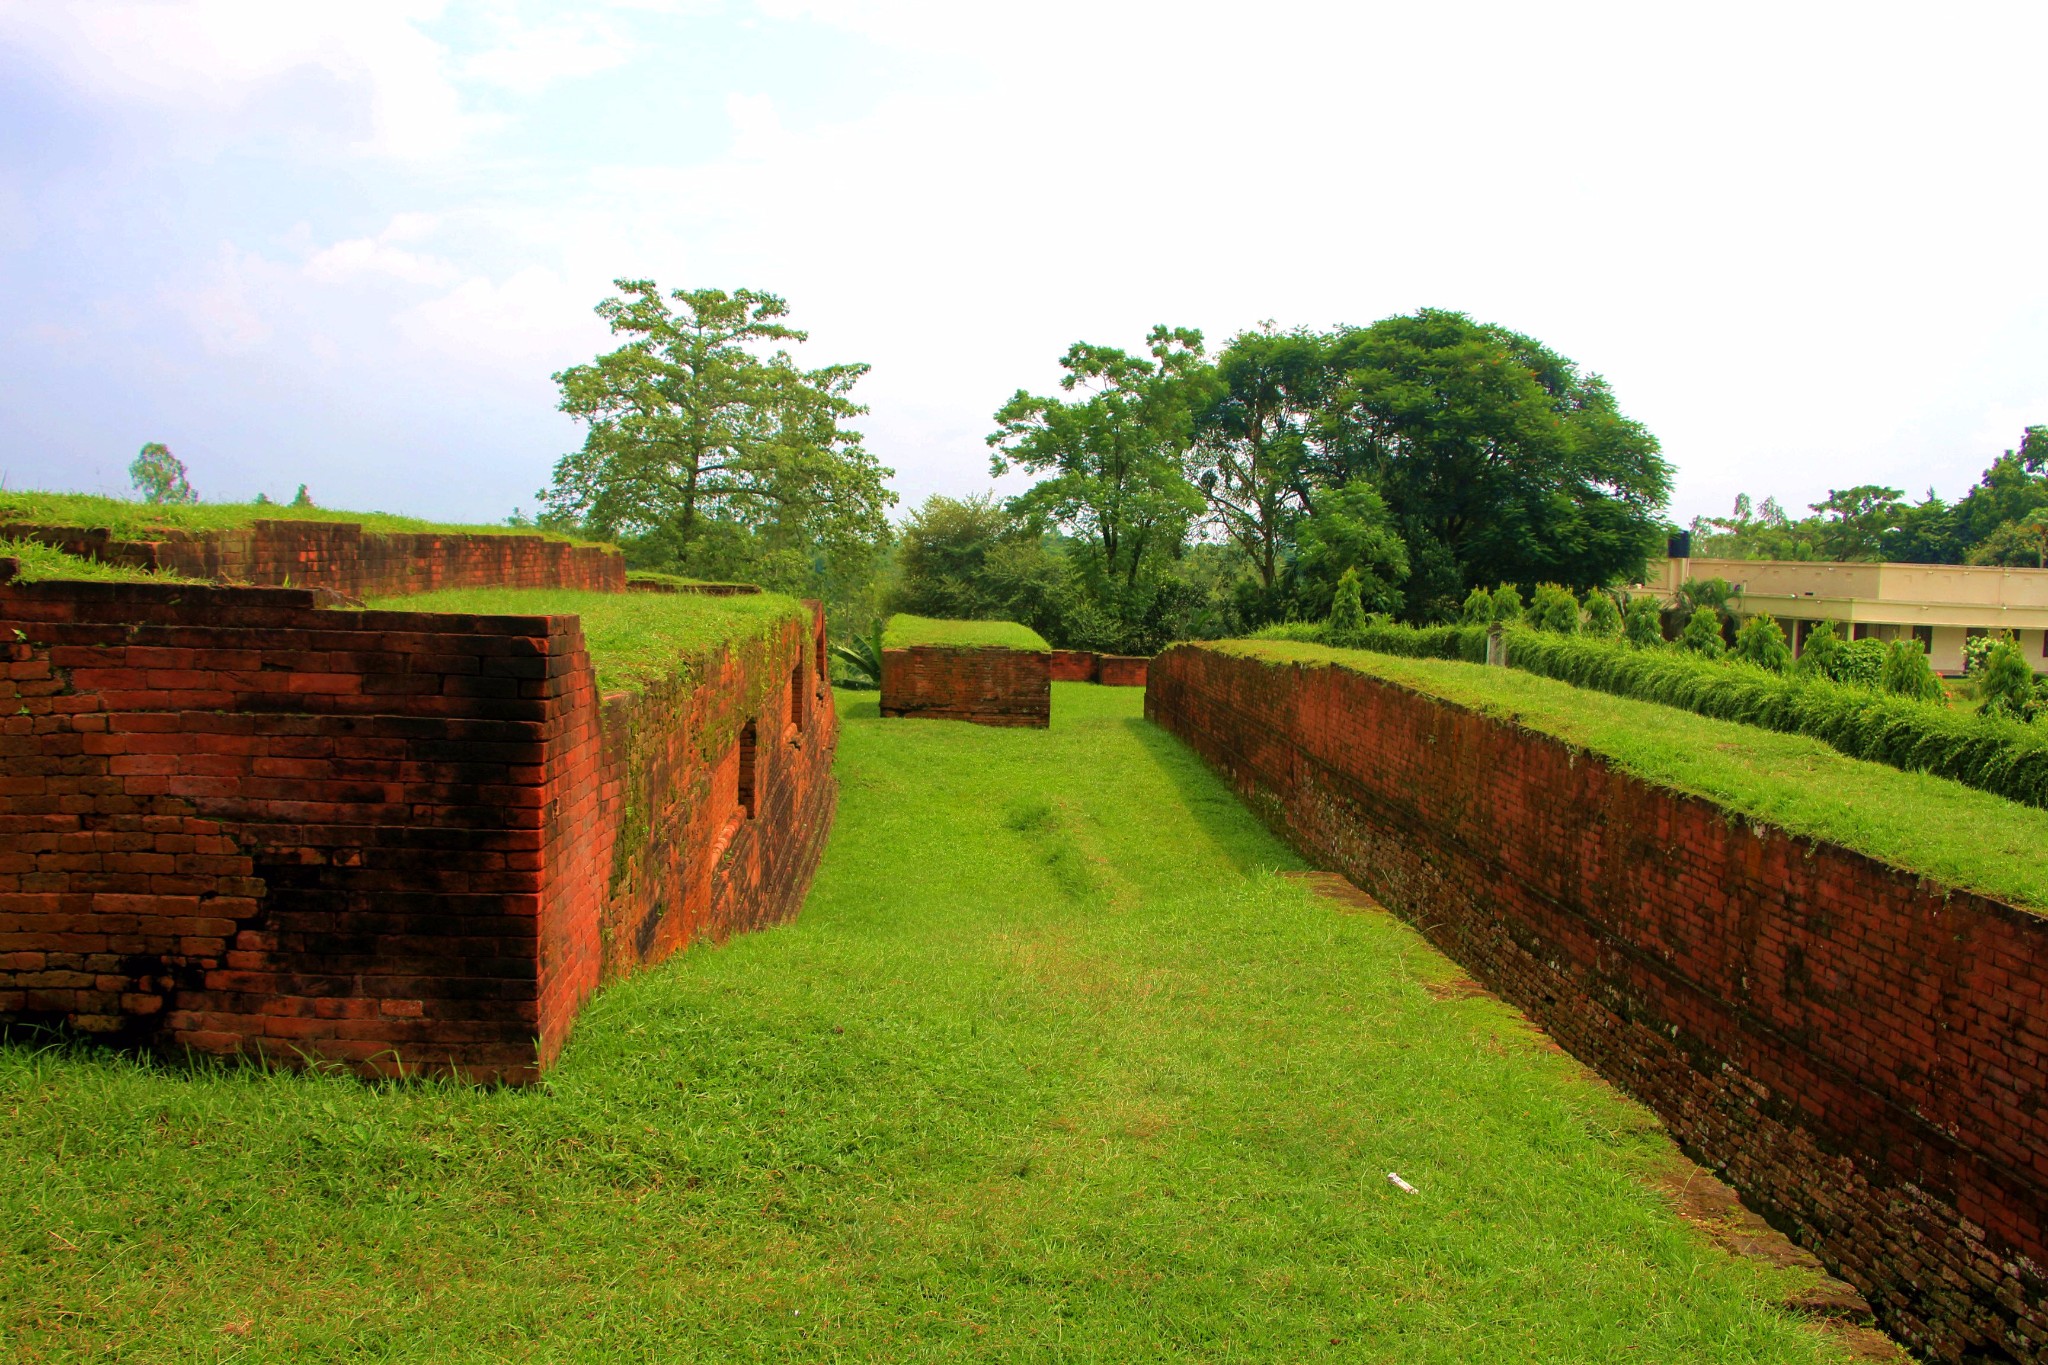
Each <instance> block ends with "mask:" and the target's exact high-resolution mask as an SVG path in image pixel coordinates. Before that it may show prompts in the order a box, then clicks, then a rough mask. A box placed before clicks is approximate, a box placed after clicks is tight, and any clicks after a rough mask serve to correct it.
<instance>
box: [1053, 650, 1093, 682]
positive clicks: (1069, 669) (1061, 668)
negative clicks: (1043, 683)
mask: <svg viewBox="0 0 2048 1365" xmlns="http://www.w3.org/2000/svg"><path fill="white" fill-rule="evenodd" d="M1051 671H1052V680H1053V681H1054V682H1086V683H1092V682H1094V681H1095V655H1094V654H1092V653H1090V652H1089V651H1088V650H1085V649H1056V650H1054V651H1053V652H1052V664H1051Z"/></svg>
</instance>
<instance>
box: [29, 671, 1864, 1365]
mask: <svg viewBox="0 0 2048 1365" xmlns="http://www.w3.org/2000/svg"><path fill="white" fill-rule="evenodd" d="M1054 686H1055V688H1057V689H1059V691H1060V695H1059V698H1058V701H1057V703H1056V704H1055V706H1054V708H1053V715H1054V720H1053V725H1052V728H1051V729H1050V730H1047V731H1022V730H995V729H989V728H986V727H981V726H973V725H966V724H959V723H953V722H945V721H933V722H929V723H927V724H923V725H916V726H907V725H900V724H894V723H887V724H885V723H882V722H880V721H879V720H878V718H877V715H876V709H875V702H874V699H873V695H872V694H868V695H867V696H865V697H862V696H860V695H859V694H851V693H842V694H840V696H839V704H840V706H841V708H842V712H843V715H844V718H845V726H844V729H843V731H842V738H841V746H840V751H839V762H838V769H837V770H838V773H839V777H840V780H841V784H842V786H841V801H840V811H839V819H838V823H837V826H836V828H835V829H834V831H833V835H832V842H831V848H830V851H829V853H828V854H827V856H826V860H825V865H824V868H823V871H822V873H821V875H820V877H819V880H818V882H817V885H816V887H815V889H814V890H813V892H812V894H811V897H810V900H809V903H808V904H807V905H806V907H805V909H804V913H803V916H802V918H801V919H799V920H798V921H797V922H795V923H794V924H791V925H788V926H785V927H783V928H780V929H775V930H770V931H768V932H765V933H759V934H751V935H741V936H739V937H736V938H734V939H732V940H730V941H729V942H727V943H725V944H724V945H722V946H718V947H703V948H699V949H697V950H695V951H692V952H690V953H687V954H685V955H683V956H682V957H680V958H678V959H676V960H674V961H672V962H670V963H668V964H667V965H665V966H664V967H661V968H657V969H654V970H652V971H648V972H645V973H642V974H640V975H639V976H636V977H634V978H632V979H631V980H629V981H626V982H624V983H621V984H620V985H617V986H614V987H611V988H609V989H607V990H605V991H604V992H602V993H601V994H600V995H599V996H598V997H597V998H596V999H595V1000H594V1002H593V1003H592V1005H591V1007H590V1008H589V1009H588V1011H587V1012H586V1013H585V1015H584V1017H583V1018H582V1019H581V1021H580V1022H579V1023H578V1024H577V1027H576V1032H575V1035H574V1036H573V1038H572V1039H571V1040H570V1043H569V1046H568V1048H567V1050H566V1052H565V1053H564V1055H563V1059H562V1063H561V1065H560V1066H559V1067H558V1068H557V1069H556V1070H555V1071H554V1072H553V1073H552V1074H551V1077H550V1080H549V1082H548V1084H547V1085H546V1086H545V1087H544V1088H541V1089H536V1090H531V1091H526V1092H510V1091H484V1090H468V1089H462V1088H459V1087H453V1086H436V1085H420V1086H406V1087H388V1088H371V1087H367V1086H363V1085H360V1084H357V1083H354V1082H351V1081H345V1080H335V1079H328V1078H320V1077H305V1076H289V1075H264V1074H261V1073H255V1072H250V1071H241V1072H228V1073H214V1072H200V1073H198V1074H186V1073H180V1072H177V1071H167V1070H158V1069H154V1068H151V1067H148V1066H143V1065H138V1064H136V1063H133V1062H128V1061H123V1060H119V1059H116V1058H110V1057H103V1056H101V1057H96V1056H88V1055H83V1054H76V1053H68V1052H59V1051H52V1052H37V1051H35V1050H34V1049H32V1048H29V1047H25V1046H14V1047H11V1048H0V1114H8V1115H10V1116H11V1117H10V1118H9V1120H8V1122H7V1123H5V1124H0V1169H4V1170H6V1171H7V1172H8V1177H9V1178H8V1179H7V1180H5V1181H4V1182H0V1245H5V1246H6V1247H7V1248H8V1249H9V1251H10V1253H11V1254H10V1255H8V1256H6V1257H0V1340H5V1341H6V1343H7V1345H8V1346H9V1347H10V1348H11V1349H12V1350H13V1352H14V1353H15V1354H17V1355H19V1356H21V1357H22V1358H23V1359H27V1360H47V1361H53V1362H55V1361H70V1360H85V1359H121V1358H126V1359H150V1360H158V1359H161V1360H182V1359H216V1358H228V1357H233V1358H238V1359H250V1360H292V1359H342V1358H348V1359H365V1360H370V1359H374V1360H380V1361H444V1360H510V1361H562V1360H577V1361H592V1362H599V1361H602V1362H611V1361H625V1360H633V1361H642V1360H648V1361H652V1360H659V1361H681V1362H692V1361H720V1362H723V1361H784V1360H802V1361H863V1360H877V1361H881V1360H897V1361H941V1360H980V1361H1076V1362H1117V1363H1118V1365H1121V1363H1122V1362H1139V1361H1162V1362H1165V1361H1171V1362H1176V1363H1177V1362H1181V1361H1187V1360H1208V1361H1245V1362H1255V1361H1261V1362H1262V1361H1311V1360H1340V1361H1341V1360H1358V1361H1386V1362H1400V1363H1401V1365H1453V1362H1456V1363H1457V1365H1466V1363H1467V1362H1501V1363H1503V1365H1505V1363H1506V1362H1528V1361H1595V1360H1601V1361H1605V1360H1641V1361H1657V1362H1738V1361H1740V1362H1821V1361H1838V1360H1842V1359H1844V1357H1843V1356H1842V1355H1840V1354H1838V1353H1837V1352H1836V1351H1835V1350H1834V1348H1833V1347H1832V1346H1831V1345H1830V1343H1829V1342H1828V1340H1827V1339H1826V1338H1824V1337H1822V1336H1821V1335H1819V1334H1818V1333H1817V1332H1816V1331H1815V1329H1813V1328H1812V1327H1810V1326H1808V1325H1806V1324H1805V1323H1803V1322H1802V1321H1800V1320H1799V1319H1798V1318H1797V1317H1795V1315H1793V1314H1791V1313H1788V1312H1785V1311H1783V1310H1781V1309H1779V1308H1777V1307H1775V1306H1774V1305H1775V1303H1776V1302H1777V1301H1778V1300H1779V1299H1780V1298H1782V1297H1783V1296H1784V1295H1785V1294H1786V1293H1787V1292H1789V1291H1791V1290H1793V1289H1794V1288H1795V1287H1797V1286H1799V1285H1801V1284H1803V1283H1805V1282H1806V1280H1805V1277H1804V1276H1802V1275H1800V1274H1798V1273H1796V1272H1786V1271H1779V1270H1774V1269H1770V1268H1768V1267H1765V1266H1762V1265H1760V1264H1758V1263H1755V1262H1749V1261H1742V1260H1737V1259H1734V1258H1732V1257H1730V1256H1728V1255H1726V1254H1724V1253H1722V1252H1720V1251H1718V1250H1716V1249H1714V1248H1712V1247H1711V1246H1709V1245H1707V1244H1706V1243H1705V1241H1704V1240H1703V1239H1702V1238H1701V1237H1700V1236H1699V1235H1697V1234H1696V1233H1695V1232H1693V1231H1692V1230H1691V1229H1689V1228H1688V1227H1687V1226H1686V1225H1685V1224H1684V1223H1682V1222H1681V1221H1680V1220H1679V1219H1678V1218H1677V1217H1676V1216H1675V1215H1674V1214H1673V1213H1672V1212H1671V1210H1670V1209H1669V1207H1668V1206H1667V1205H1666V1204H1665V1203H1664V1201H1663V1199H1662V1198H1661V1197H1660V1196H1658V1195H1657V1194H1655V1193H1653V1192H1652V1191H1651V1190H1650V1189H1648V1188H1646V1186H1645V1183H1644V1178H1645V1177H1646V1176H1648V1175H1650V1174H1652V1173H1654V1172H1657V1171H1659V1170H1661V1169H1663V1168H1664V1167H1665V1165H1666V1163H1668V1162H1669V1161H1670V1160H1671V1158H1672V1152H1671V1148H1670V1144H1669V1143H1668V1141H1667V1140H1666V1139H1665V1138H1664V1137H1663V1135H1662V1134H1661V1133H1660V1132H1659V1130H1658V1129H1657V1128H1656V1126H1655V1124H1654V1123H1653V1122H1652V1120H1651V1119H1650V1117H1649V1116H1648V1115H1647V1114H1646V1113H1645V1111H1643V1110H1642V1109H1640V1108H1639V1107H1637V1106H1635V1105H1634V1104H1631V1103H1629V1102H1627V1101H1625V1100H1623V1099H1621V1098H1620V1097H1618V1096H1617V1095H1616V1094H1615V1093H1614V1092H1613V1091H1611V1090H1610V1089H1608V1088H1607V1087H1606V1086H1604V1085H1602V1084H1600V1083H1598V1082H1597V1081H1595V1080H1592V1079H1591V1078H1590V1077H1588V1075H1587V1074H1586V1073H1584V1072H1583V1071H1582V1070H1581V1069H1580V1068H1579V1067H1577V1066H1576V1065H1575V1064H1574V1063H1572V1062H1571V1061H1569V1060H1568V1059H1566V1058H1564V1057H1562V1056H1559V1055H1557V1054H1555V1053H1553V1052H1551V1051H1549V1050H1547V1049H1546V1048H1545V1047H1544V1046H1543V1045H1542V1043H1541V1041H1540V1040H1539V1039H1537V1038H1535V1037H1533V1036H1531V1035H1530V1034H1529V1033H1528V1032H1527V1031H1526V1030H1525V1029H1524V1028H1523V1027H1522V1026H1521V1025H1520V1024H1519V1023H1518V1022H1517V1016H1516V1015H1515V1014H1514V1013H1513V1012H1512V1011H1510V1010H1508V1009H1507V1008H1506V1007H1504V1006H1502V1005H1500V1004H1498V1003H1496V1002H1493V1001H1490V1000H1486V999H1456V998H1451V999H1444V1000H1439V999H1437V998H1436V997H1435V996H1434V995H1433V994H1432V993H1431V992H1430V990H1428V989H1427V987H1428V986H1429V985H1430V984H1431V983H1434V982H1439V981H1443V980H1447V979H1450V978H1452V977H1453V976H1454V969H1453V968H1452V967H1451V966H1450V964H1448V963H1447V962H1446V961H1445V960H1444V959H1443V958H1441V957H1440V956H1439V955H1438V954H1437V953H1436V952H1435V951H1434V950H1432V949H1431V948H1430V947H1429V945H1428V944H1427V943H1426V942H1424V941H1423V940H1422V939H1421V938H1420V937H1419V936H1418V935H1417V934H1415V933H1414V932H1413V931H1412V930H1410V929H1409V928H1407V927H1406V926H1405V925H1403V924H1401V923H1400V922H1399V921H1397V920H1394V919H1392V918H1391V917H1387V916H1377V915H1375V916H1354V915H1343V914H1338V913H1335V912H1334V911H1333V910H1332V909H1331V908H1330V907H1329V906H1328V905H1327V904H1326V903H1322V902H1318V901H1315V900H1313V899H1312V898H1310V897H1309V896H1307V895H1306V894H1305V893H1304V892H1303V891H1302V890H1301V889H1300V888H1299V887H1297V886H1296V885H1294V884H1292V883H1290V882H1287V881H1285V880H1283V879H1281V878H1279V877H1276V876H1274V875H1272V872H1271V869H1273V868H1276V867H1280V868H1286V867H1293V866H1296V865H1297V863H1296V861H1295V859H1294V857H1293V855H1292V854H1290V853H1289V852H1288V850H1287V849H1286V848H1285V847H1284V846H1283V845H1281V844H1280V843H1279V842H1278V841H1276V840H1275V839H1274V838H1273V837H1272V836H1271V835H1270V834H1268V833H1267V832H1266V831H1265V830H1264V829H1263V828H1262V827H1261V826H1260V825H1259V824H1258V823H1257V822H1256V821H1255V820H1253V819H1252V818H1251V817H1250V816H1249V815H1248V813H1247V812H1246V811H1245V809H1244V808H1243V806H1242V805H1240V804H1239V803H1238V802H1237V801H1236V799H1235V798H1233V797H1232V795H1231V794H1230V792H1229V790H1228V788H1227V787H1225V786H1224V785H1223V784H1222V783H1221V782H1219V781H1218V780H1217V779H1216V778H1215V777H1213V776H1212V775H1211V774H1210V773H1208V772H1207V771H1206V769H1204V767H1203V766H1202V765H1201V763H1200V762H1199V760H1197V759H1195V758H1194V757H1193V756H1192V755H1191V754H1189V753H1188V751H1187V750H1185V749H1184V748H1183V747H1182V746H1180V745H1179V744H1178V743H1176V742H1175V741H1174V740H1172V739H1171V738H1170V737H1169V736H1167V735H1166V734H1164V733H1163V732H1162V731H1160V730H1158V729H1157V728H1156V727H1154V726H1151V725H1149V724H1147V723H1146V722H1145V721H1143V720H1142V719H1141V718H1140V717H1139V714H1138V713H1139V706H1140V697H1139V695H1138V693H1137V692H1136V690H1134V689H1131V690H1125V689H1110V688H1093V687H1088V686H1085V685H1081V684H1059V683H1056V684H1054ZM1389 1170H1395V1171H1399V1172H1400V1173H1401V1174H1402V1175H1403V1176H1404V1177H1405V1178H1407V1179H1408V1180H1410V1181H1411V1182H1412V1183H1414V1184H1415V1185H1417V1186H1418V1187H1419V1188H1420V1189H1421V1191H1422V1193H1421V1194H1420V1195H1419V1196H1417V1195H1407V1194H1403V1193H1401V1192H1400V1191H1398V1190H1396V1189H1394V1188H1393V1187H1392V1186H1391V1185H1389V1184H1388V1183H1387V1180H1386V1172H1387V1171H1389Z"/></svg>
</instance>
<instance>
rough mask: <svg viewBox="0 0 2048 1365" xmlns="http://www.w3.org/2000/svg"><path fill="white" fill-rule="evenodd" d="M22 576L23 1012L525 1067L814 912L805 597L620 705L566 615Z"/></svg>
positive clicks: (4, 916) (15, 680) (11, 769)
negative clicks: (720, 951) (600, 999)
mask: <svg viewBox="0 0 2048 1365" xmlns="http://www.w3.org/2000/svg"><path fill="white" fill-rule="evenodd" d="M316 602H317V598H316V594H314V593H313V592H310V591H304V590H297V589H263V588H214V587H195V586H192V585H182V584H179V585H173V584H115V583H78V582H65V583H40V584H29V585H20V584H9V585H5V586H0V641H4V642H5V643H4V644H0V648H4V649H5V650H6V651H7V658H8V663H7V674H6V678H5V680H4V682H0V753H4V754H5V759H6V761H5V767H4V774H5V775H4V777H0V1025H5V1026H9V1027H12V1028H18V1027H19V1026H22V1025H26V1024H52V1025H63V1026H66V1027H69V1028H71V1029H74V1030H79V1031H83V1032H86V1033H90V1034H96V1035H100V1036H103V1037H105V1038H107V1039H109V1040H111V1041H116V1042H120V1043H124V1044H129V1045H137V1046H152V1047H156V1048H160V1049H164V1050H166V1051H171V1052H182V1051H183V1050H185V1049H187V1048H189V1049H193V1050H196V1051H200V1052H210V1053H220V1054H261V1055H264V1056H267V1057H271V1058H275V1059H279V1060H284V1061H294V1060H298V1059H301V1058H316V1059H322V1060H325V1061H330V1062H336V1063H341V1064H344V1065H347V1066H349V1067H351V1068H353V1069H355V1070H358V1071H360V1072H364V1073H388V1072H396V1071H436V1072H453V1073H457V1074H461V1075H464V1076H469V1077H472V1078H478V1079H486V1080H504V1081H513V1082H521V1081H529V1080H532V1079H533V1078H534V1077H535V1076H536V1075H538V1073H539V1071H540V1069H541V1068H542V1067H543V1066H544V1065H545V1064H546V1063H547V1062H548V1061H550V1060H551V1059H552V1058H553V1057H554V1055H555V1054H556V1052H557V1051H558V1050H559V1049H560V1047H561V1044H562V1042H563V1040H564V1039H565V1038H566V1037H567V1035H568V1032H569V1028H570V1024H571V1022H572V1021H573V1019H574V1016H575V1013H576V1010H577V1007H578V1006H579V1005H580V1004H581V1003H582V1001H583V1000H584V998H585V997H587V996H588V994H589V993H590V991H591V990H592V989H594V988H595V987H596V986H597V985H598V983H600V982H601V981H603V980H605V979H607V978H609V977H612V976H616V975H618V974H621V973H623V972H626V971H629V970H631V969H632V968H634V967H635V966H637V965H639V964H641V963H645V962H651V961H655V960H657V959H659V958H660V957H662V956H664V955H665V954H667V953H669V952H671V951H673V950H674V949H675V948H676V947H678V946H679V945H681V944H683V943H686V942H689V941H690V940H691V939H693V938H696V937H700V936H705V935H709V936H713V937H716V936H720V935H723V934H726V933H730V932H733V931H735V930H740V929H746V928H752V927H756V926H759V925H763V924H768V923H773V922H775V921H777V920H780V919H785V918H787V917H789V916H791V915H793V914H795V912H796V911H797V909H798V907H799V905H800V904H801V901H802V898H803V894H804V892H805V890H806V889H807V887H808V885H809V882H810V878H811V874H812V871H813V869H814V868H815V866H816V863H817V859H818V856H819V854H820V853H821V851H822V849H823V845H824V839H825V835H826V832H827V830H828V829H829V827H830V823H831V817H832V811H833V803H834V796H835V788H834V785H833V780H832V776H831V769H830V764H831V754H832V748H833V745H834V742H835V738H836V734H837V722H836V717H835V715H834V712H833V709H832V699H831V693H830V691H829V690H828V689H826V688H825V687H824V686H823V678H824V674H823V670H822V669H821V668H820V667H819V662H820V661H821V660H822V658H823V651H824V634H823V622H822V617H821V615H820V613H819V612H818V611H817V610H816V609H815V607H813V609H812V610H811V613H810V616H809V619H808V620H807V621H791V622H789V623H787V624H786V625H784V626H783V627H781V628H780V629H778V630H776V631H775V632H774V633H773V634H772V636H770V637H767V638H761V639H754V640H747V641H743V642H737V643H734V644H732V645H729V646H727V647H725V648H723V649H718V650H714V651H711V652H710V653H708V654H707V655H705V656H703V657H701V658H698V659H695V660H691V661H689V662H690V667H689V668H688V669H687V670H679V672H678V675H677V676H676V677H675V678H674V679H672V680H671V681H669V682H666V683H663V684H659V685H656V686H653V687H650V688H649V689H648V690H647V691H646V692H644V693H642V694H638V695H636V696H630V697H627V696H621V697H611V698H600V697H599V696H598V695H597V693H596V691H595V688H594V685H593V680H592V674H591V671H590V666H589V661H588V658H587V656H586V654H585V651H584V645H583V638H582V633H581V630H580V628H579V627H578V624H577V620H576V618H575V617H573V616H460V615H444V614H432V613H420V612H352V611H338V610H328V609H323V608H321V607H319V606H318V605H316Z"/></svg>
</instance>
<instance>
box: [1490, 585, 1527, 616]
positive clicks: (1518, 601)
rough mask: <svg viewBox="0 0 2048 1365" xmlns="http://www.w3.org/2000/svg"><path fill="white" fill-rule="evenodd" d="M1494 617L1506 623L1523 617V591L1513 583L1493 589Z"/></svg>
mask: <svg viewBox="0 0 2048 1365" xmlns="http://www.w3.org/2000/svg"><path fill="white" fill-rule="evenodd" d="M1493 619H1494V620H1495V621H1498V622H1500V623H1501V624H1503V625H1505V624H1506V623H1508V622H1509V621H1519V620H1521V619H1522V592H1521V589H1519V588H1517V587H1516V586H1515V585H1514V584H1512V583H1503V584H1501V585H1500V586H1499V587H1497V588H1495V589H1494V590H1493Z"/></svg>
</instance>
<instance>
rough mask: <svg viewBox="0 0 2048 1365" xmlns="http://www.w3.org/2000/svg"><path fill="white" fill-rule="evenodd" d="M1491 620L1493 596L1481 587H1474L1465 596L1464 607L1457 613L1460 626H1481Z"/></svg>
mask: <svg viewBox="0 0 2048 1365" xmlns="http://www.w3.org/2000/svg"><path fill="white" fill-rule="evenodd" d="M1492 620H1493V594H1492V593H1490V592H1488V591H1487V590H1486V589H1484V588H1481V587H1476V586H1475V587H1474V588H1473V589H1472V591H1471V592H1469V593H1466V594H1465V606H1464V608H1463V610H1461V611H1460V612H1459V613H1458V621H1459V624H1461V625H1467V626H1483V625H1486V624H1487V623H1488V622H1490V621H1492Z"/></svg>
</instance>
